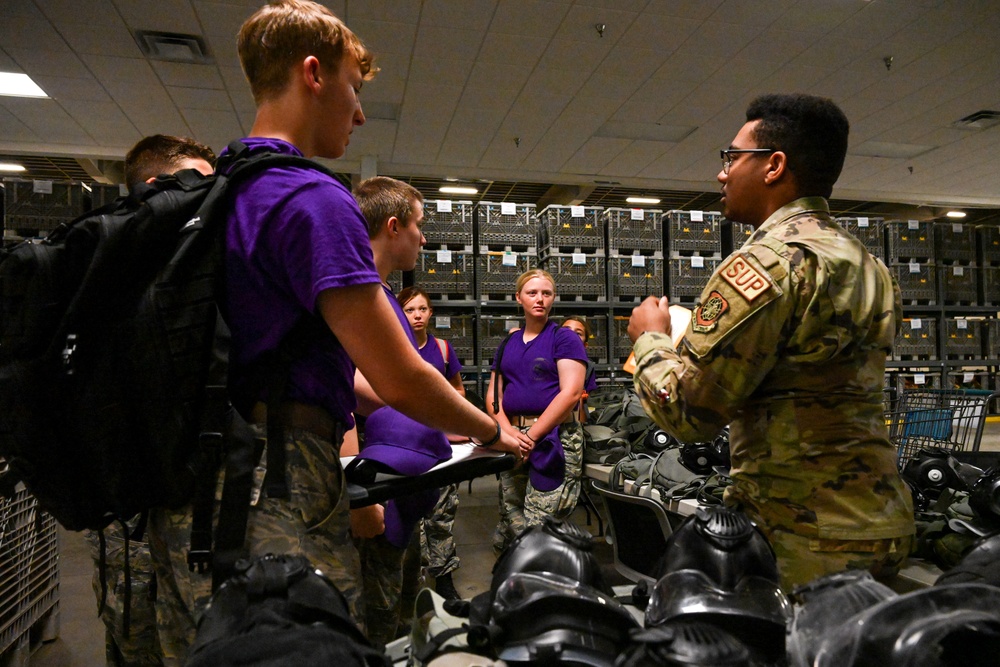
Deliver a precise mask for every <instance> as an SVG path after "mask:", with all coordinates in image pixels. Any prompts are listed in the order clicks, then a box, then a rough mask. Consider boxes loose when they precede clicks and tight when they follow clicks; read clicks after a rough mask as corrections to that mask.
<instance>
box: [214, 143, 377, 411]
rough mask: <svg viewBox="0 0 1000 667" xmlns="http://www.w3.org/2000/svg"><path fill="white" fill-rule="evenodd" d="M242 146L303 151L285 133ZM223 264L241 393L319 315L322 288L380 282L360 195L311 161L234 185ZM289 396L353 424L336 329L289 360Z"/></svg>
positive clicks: (350, 386) (347, 372)
mask: <svg viewBox="0 0 1000 667" xmlns="http://www.w3.org/2000/svg"><path fill="white" fill-rule="evenodd" d="M243 143H244V144H246V145H247V146H248V147H249V148H250V149H251V151H271V152H274V153H282V154H286V155H301V154H302V153H301V152H300V151H299V150H298V149H297V148H296V147H295V146H293V145H292V144H289V143H287V142H285V141H281V140H279V139H266V138H259V137H255V138H248V139H243ZM225 269H226V298H225V303H224V304H223V306H224V310H225V312H226V315H227V320H228V322H229V325H230V328H231V329H232V336H233V338H232V349H231V352H230V369H229V371H230V383H231V385H232V386H233V387H234V389H235V390H237V391H239V390H240V389H241V388H243V387H244V386H245V384H246V383H247V381H248V380H247V375H248V372H249V370H250V365H251V364H252V363H253V362H254V361H255V360H257V359H259V358H260V356H261V355H262V354H263V353H265V352H268V351H271V350H274V349H277V347H278V344H279V342H280V341H281V340H282V338H283V337H284V336H285V335H287V334H288V332H289V331H291V330H292V327H293V326H295V324H296V322H297V321H298V320H299V319H300V318H301V317H303V316H306V315H317V316H318V312H317V308H316V300H317V297H318V296H319V293H320V292H322V291H323V290H326V289H331V288H339V287H350V286H355V285H364V284H369V283H378V282H380V280H379V275H378V271H377V270H376V269H375V261H374V259H373V257H372V250H371V245H370V243H369V241H368V226H367V224H366V223H365V219H364V217H363V216H362V215H361V210H360V209H359V208H358V205H357V203H356V202H355V201H354V197H352V196H351V193H350V192H349V191H348V190H347V188H345V187H344V186H343V185H341V184H340V183H338V182H337V181H336V180H334V179H332V178H330V177H328V176H325V175H323V174H321V173H319V172H317V171H315V170H312V169H308V168H305V167H280V168H273V169H268V170H266V171H264V172H262V173H261V174H259V175H255V176H252V177H251V178H249V179H248V180H247V181H244V182H243V183H241V184H240V185H239V186H238V187H237V188H236V189H235V198H234V210H233V213H232V214H230V216H229V224H228V227H227V230H226V258H225ZM392 301H393V302H395V299H392ZM326 331H327V332H329V330H328V329H327V330H326ZM258 394H259V395H258V398H263V394H262V393H261V392H258ZM288 399H289V400H293V401H297V402H301V403H307V404H309V405H318V406H321V407H323V408H326V409H327V410H328V411H329V412H330V414H331V415H332V416H333V417H334V418H335V419H337V420H339V421H342V422H344V423H345V424H347V425H348V427H350V426H351V425H353V424H354V418H353V417H352V414H351V413H352V412H354V409H355V407H356V406H357V402H356V399H355V397H354V364H353V363H352V362H351V359H350V357H349V356H348V355H347V352H346V351H345V350H344V348H343V347H342V346H341V344H340V342H339V341H338V340H337V338H336V337H335V336H334V335H333V333H332V332H329V335H324V336H323V337H322V338H321V340H319V341H317V342H316V343H315V344H314V345H313V346H312V348H311V349H309V350H308V351H307V352H306V353H305V354H304V355H303V356H301V357H300V358H299V359H298V360H297V361H296V362H295V363H294V364H293V365H292V368H291V372H290V377H289V387H288Z"/></svg>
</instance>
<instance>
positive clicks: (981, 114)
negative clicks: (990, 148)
mask: <svg viewBox="0 0 1000 667" xmlns="http://www.w3.org/2000/svg"><path fill="white" fill-rule="evenodd" d="M994 125H1000V111H990V110H988V109H984V110H982V111H977V112H976V113H973V114H969V115H968V116H966V117H965V118H959V119H958V120H956V121H955V122H954V123H952V127H957V128H958V129H960V130H985V129H986V128H989V127H993V126H994Z"/></svg>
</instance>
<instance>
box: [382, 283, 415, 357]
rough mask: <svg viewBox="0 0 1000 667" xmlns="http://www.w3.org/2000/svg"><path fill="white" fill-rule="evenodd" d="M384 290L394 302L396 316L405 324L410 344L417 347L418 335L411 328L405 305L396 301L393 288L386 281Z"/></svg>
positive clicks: (390, 301)
mask: <svg viewBox="0 0 1000 667" xmlns="http://www.w3.org/2000/svg"><path fill="white" fill-rule="evenodd" d="M382 291H383V292H385V296H386V298H387V299H389V303H391V304H392V309H393V311H395V313H396V317H398V318H399V323H400V324H401V325H402V326H403V331H405V332H406V337H407V338H408V339H409V341H410V344H411V345H413V347H417V336H416V334H414V333H413V329H411V328H410V320H408V319H407V317H406V313H404V312H403V307H402V306H401V305H399V301H396V295H395V294H393V293H392V289H391V288H390V287H388V286H387V285H386V284H385V283H382Z"/></svg>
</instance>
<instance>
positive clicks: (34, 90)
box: [0, 72, 48, 97]
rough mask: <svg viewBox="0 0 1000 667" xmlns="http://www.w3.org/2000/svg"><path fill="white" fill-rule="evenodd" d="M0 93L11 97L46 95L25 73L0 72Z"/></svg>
mask: <svg viewBox="0 0 1000 667" xmlns="http://www.w3.org/2000/svg"><path fill="white" fill-rule="evenodd" d="M0 95H9V96H11V97H48V95H46V94H45V91H44V90H42V89H41V88H39V87H38V84H37V83H35V82H34V81H32V80H31V77H30V76H28V75H27V74H16V73H14V72H0Z"/></svg>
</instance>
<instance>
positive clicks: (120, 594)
mask: <svg viewBox="0 0 1000 667" xmlns="http://www.w3.org/2000/svg"><path fill="white" fill-rule="evenodd" d="M132 528H134V523H133V525H132V526H130V530H131V529H132ZM86 539H87V542H88V543H90V555H91V557H92V558H93V559H94V594H95V595H96V596H97V602H98V605H100V601H101V596H102V594H104V595H105V599H104V609H103V610H101V612H100V613H101V620H102V621H103V622H104V644H105V654H106V658H107V664H108V665H109V667H110V666H112V665H113V666H114V667H126V666H127V667H153V666H156V667H158V666H159V665H162V664H163V662H162V661H161V660H160V644H159V641H158V639H157V635H156V610H155V609H154V607H153V600H154V598H155V595H156V580H155V577H154V576H153V566H152V563H151V562H150V558H149V546H148V545H147V544H146V543H145V542H142V541H139V540H129V543H128V554H126V553H125V531H124V530H123V528H122V526H121V524H119V523H112V524H111V525H110V526H108V527H107V528H105V529H104V540H105V548H104V578H105V586H104V587H103V590H102V586H101V544H100V538H99V537H98V534H97V531H93V530H88V531H87V532H86ZM126 557H127V558H128V565H129V579H130V586H131V591H130V592H129V594H128V602H129V631H128V635H127V636H126V634H125V626H124V620H125V616H124V614H125V598H126V593H125V559H126Z"/></svg>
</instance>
